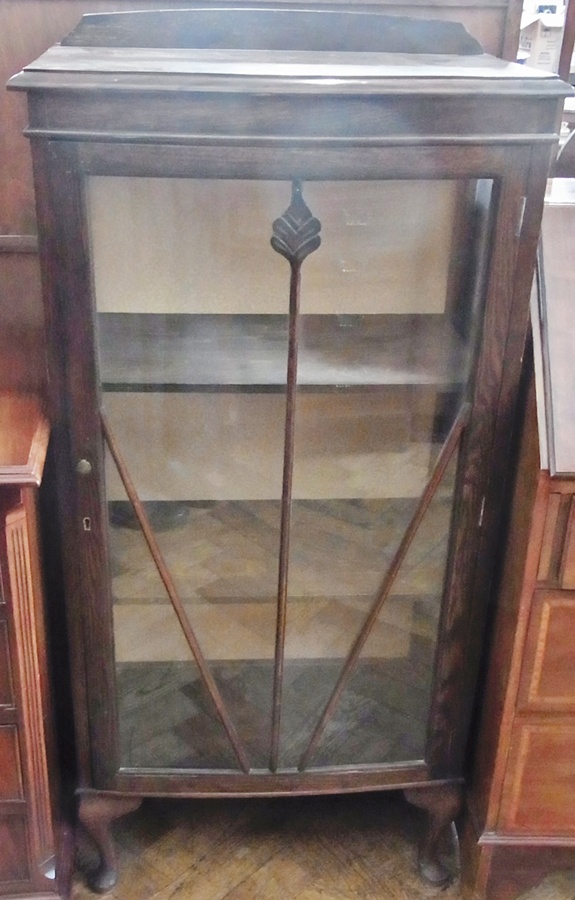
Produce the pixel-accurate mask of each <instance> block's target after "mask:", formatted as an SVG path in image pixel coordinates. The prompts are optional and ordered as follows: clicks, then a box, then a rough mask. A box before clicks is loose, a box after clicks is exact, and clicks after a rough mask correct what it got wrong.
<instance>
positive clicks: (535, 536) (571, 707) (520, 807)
mask: <svg viewBox="0 0 575 900" xmlns="http://www.w3.org/2000/svg"><path fill="white" fill-rule="evenodd" d="M554 196H556V191H552V193H551V202H550V203H549V204H548V205H547V208H546V211H545V215H544V227H543V244H542V248H543V249H542V254H541V257H540V258H541V266H540V273H539V274H540V278H539V291H538V300H539V303H538V304H534V309H533V320H534V333H535V340H534V345H535V371H536V377H535V378H533V377H532V378H531V383H530V385H529V390H528V396H527V406H526V415H525V420H524V423H523V429H522V437H521V449H520V461H519V470H518V476H517V483H516V489H515V496H514V501H513V507H512V512H511V518H510V528H509V538H508V546H507V552H506V563H505V567H504V571H503V578H502V589H501V595H500V598H499V603H498V609H497V615H496V618H495V622H494V628H493V645H492V650H491V655H490V659H489V668H488V673H487V679H486V684H485V691H484V698H485V699H484V704H483V711H482V722H481V727H480V731H479V735H478V740H477V745H476V766H475V773H474V779H473V782H472V786H471V793H470V804H469V816H468V821H467V825H466V829H465V837H464V840H463V851H464V858H465V860H466V865H465V866H464V872H465V873H466V874H467V875H468V876H469V878H468V884H467V887H468V888H469V890H470V892H471V894H472V895H473V896H474V897H482V898H483V897H485V898H486V900H515V898H516V897H518V896H519V895H520V894H521V893H522V892H523V891H524V890H525V889H527V888H529V887H532V886H533V885H536V884H538V883H539V882H541V881H542V880H543V879H544V878H545V877H546V876H548V875H549V874H550V873H552V872H554V871H556V870H558V869H564V868H573V866H574V865H575V475H574V474H573V473H575V451H574V447H575V412H574V406H573V396H574V390H573V381H574V376H573V365H572V347H573V338H574V335H575V316H574V314H573V311H572V310H573V299H574V297H575V272H574V270H573V265H572V261H573V259H574V253H575V205H573V204H571V205H569V204H565V205H564V204H561V203H560V204H555V203H554V202H553V197H554ZM535 384H536V386H537V390H535Z"/></svg>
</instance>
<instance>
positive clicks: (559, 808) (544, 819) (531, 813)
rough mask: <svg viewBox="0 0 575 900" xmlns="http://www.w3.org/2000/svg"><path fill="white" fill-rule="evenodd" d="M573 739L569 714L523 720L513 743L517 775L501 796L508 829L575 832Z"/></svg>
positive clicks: (513, 768) (512, 764)
mask: <svg viewBox="0 0 575 900" xmlns="http://www.w3.org/2000/svg"><path fill="white" fill-rule="evenodd" d="M574 741H575V725H573V724H572V722H570V721H569V720H568V719H565V720H561V719H559V718H556V719H555V720H554V721H553V722H552V723H548V722H546V721H544V720H541V719H539V720H537V719H535V718H531V719H530V720H520V721H518V724H517V725H516V726H515V728H514V730H513V734H512V737H511V744H510V759H509V771H510V773H512V775H511V777H510V778H509V780H508V782H507V784H506V786H505V789H504V791H503V796H502V805H501V820H500V821H501V825H502V826H503V829H505V830H509V831H512V832H515V833H531V834H545V835H549V836H550V837H552V836H562V835H564V836H573V837H575V820H574V818H573V809H575V793H574V792H575V773H574V766H575V762H574V759H573V742H574ZM543 761H544V763H543Z"/></svg>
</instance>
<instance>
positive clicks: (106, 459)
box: [11, 7, 567, 889]
mask: <svg viewBox="0 0 575 900" xmlns="http://www.w3.org/2000/svg"><path fill="white" fill-rule="evenodd" d="M11 86H12V87H14V88H17V89H23V90H26V91H27V92H28V101H29V112H30V125H29V128H28V131H27V133H28V135H29V137H30V139H31V141H32V151H33V158H34V169H35V182H36V195H37V208H38V220H39V228H40V252H41V260H42V270H43V289H44V298H45V305H46V312H47V320H48V324H49V336H48V340H49V353H50V403H51V410H52V418H53V428H54V442H55V447H56V450H57V455H58V460H59V465H58V492H59V497H60V506H59V518H60V523H61V532H62V546H63V556H64V565H65V573H66V593H67V606H68V617H69V642H70V647H71V654H72V665H73V682H74V693H75V711H76V733H77V744H78V757H79V772H80V784H79V794H80V817H81V819H82V821H83V822H84V824H85V825H86V826H87V827H88V829H89V830H90V831H91V832H92V834H93V835H94V836H95V838H96V839H97V841H98V843H99V845H100V849H101V852H102V866H101V868H100V871H99V872H98V874H97V876H96V878H95V886H96V887H98V888H99V889H106V888H107V887H109V886H111V885H112V884H113V883H114V880H115V877H116V872H115V859H114V850H113V845H112V841H111V837H110V833H109V825H110V822H111V821H112V820H113V819H114V817H116V816H118V815H121V814H123V813H124V812H126V811H128V810H130V809H132V808H135V806H136V805H137V803H138V802H139V800H140V798H141V797H143V796H146V795H159V794H173V795H180V796H182V795H185V796H198V797H210V796H218V795H226V796H230V795H246V794H247V795H274V794H284V793H300V794H313V793H322V792H324V793H325V792H337V791H362V790H379V789H387V788H398V787H399V788H403V789H404V790H405V791H406V794H407V796H408V798H409V799H410V800H411V801H412V802H414V803H416V804H418V805H420V806H422V807H423V808H425V809H427V810H428V812H429V828H428V831H427V834H426V837H425V840H424V842H423V846H422V848H421V857H420V864H421V869H422V871H423V873H424V874H425V875H426V877H427V878H429V879H431V880H433V881H435V882H440V881H442V880H444V879H445V877H446V873H445V870H444V869H443V868H442V866H441V863H440V862H439V860H438V859H437V853H436V851H437V843H438V840H439V838H440V836H441V833H442V831H443V829H444V828H445V827H446V825H448V824H449V823H450V821H451V820H452V819H453V817H454V816H455V814H456V813H457V811H458V808H459V804H460V798H461V782H462V774H463V761H464V751H465V742H466V737H467V732H468V726H469V719H470V710H471V705H472V701H473V692H474V683H475V678H476V671H477V661H478V656H479V652H480V649H481V636H482V627H483V620H484V615H485V608H486V602H487V597H488V593H489V587H490V579H491V572H492V566H493V562H494V559H495V557H496V551H497V548H498V536H499V525H500V520H501V514H502V498H503V492H504V485H505V482H506V476H507V473H508V470H509V465H510V453H509V445H510V421H511V416H512V412H513V409H514V404H515V401H516V394H517V383H518V379H519V372H520V367H521V358H522V352H523V344H524V338H525V333H526V328H527V318H528V294H529V283H530V277H531V271H532V266H533V259H534V253H535V247H536V242H537V235H538V229H539V223H540V216H541V207H542V202H543V193H544V187H545V179H546V175H547V171H548V167H549V163H550V160H551V157H552V155H553V153H554V150H555V143H556V134H555V122H556V117H557V112H558V108H559V104H560V103H561V101H562V98H563V97H564V95H565V92H566V90H567V88H566V87H565V85H563V84H562V83H561V82H560V81H559V80H558V79H557V78H555V77H554V76H547V75H542V74H541V73H539V72H530V71H528V70H526V69H524V68H523V67H518V66H515V65H514V64H509V63H506V62H503V61H501V60H496V59H494V58H492V57H489V56H485V55H484V54H483V53H482V51H481V48H480V47H479V45H478V44H477V42H476V41H475V40H474V39H473V38H471V37H470V36H469V35H468V34H467V33H466V32H465V30H464V29H463V28H462V26H459V25H456V24H453V23H442V24H439V23H437V22H435V23H434V22H421V21H417V22H416V21H410V20H409V19H402V18H398V19H393V18H390V17H387V16H385V15H383V14H382V13H381V12H377V11H370V12H366V11H365V10H361V11H357V10H356V11H353V10H344V9H339V10H334V9H332V10H329V9H323V10H320V9H317V10H314V9H304V8H297V9H296V8H294V9H285V8H283V9H279V8H273V7H270V8H265V7H255V8H252V9H247V8H244V9H217V8H214V7H210V8H209V9H205V8H201V7H197V8H192V9H190V10H187V11H185V12H182V11H170V12H164V13H149V12H140V13H132V14H126V13H124V14H108V15H92V16H85V17H84V19H83V21H82V23H81V24H80V25H79V27H78V28H77V29H76V31H74V32H73V33H72V34H71V35H69V36H68V37H67V38H66V39H65V40H64V41H63V43H62V44H61V45H58V46H56V47H53V48H52V49H51V50H49V51H48V52H47V53H46V54H44V56H42V57H41V58H40V59H39V60H38V61H37V62H36V63H34V64H32V65H30V66H29V67H27V69H25V70H24V71H23V72H22V73H20V74H19V75H17V76H15V78H14V79H13V80H12V82H11Z"/></svg>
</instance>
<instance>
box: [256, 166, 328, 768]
mask: <svg viewBox="0 0 575 900" xmlns="http://www.w3.org/2000/svg"><path fill="white" fill-rule="evenodd" d="M272 228H273V237H272V239H271V245H272V247H273V249H274V250H275V251H276V252H277V253H280V254H281V255H282V256H283V257H285V259H287V261H288V262H289V264H290V292H289V342H288V364H287V387H286V417H285V429H284V459H283V485H282V503H281V528H280V556H279V569H278V599H277V615H276V642H275V661H274V683H273V707H272V737H271V752H270V763H269V765H270V769H271V771H272V772H275V771H276V770H277V767H278V760H279V745H280V728H281V702H282V686H283V672H284V658H285V634H286V620H287V591H288V566H289V539H290V524H291V503H292V483H293V457H294V438H295V406H296V390H297V357H298V328H299V300H300V286H301V265H302V263H303V261H304V259H305V258H306V256H309V254H310V253H313V251H314V250H317V248H318V247H319V245H320V241H321V239H320V237H319V232H320V228H321V225H320V223H319V221H318V220H317V219H316V218H314V216H312V214H311V212H310V210H309V209H308V207H307V205H306V203H305V201H304V199H303V197H302V193H301V184H300V182H299V181H294V182H293V183H292V197H291V203H290V205H289V207H288V209H287V210H286V211H285V213H284V214H283V216H281V217H280V218H279V219H276V220H275V222H274V223H273V226H272Z"/></svg>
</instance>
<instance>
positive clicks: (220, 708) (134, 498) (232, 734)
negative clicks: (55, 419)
mask: <svg viewBox="0 0 575 900" xmlns="http://www.w3.org/2000/svg"><path fill="white" fill-rule="evenodd" d="M101 419H102V429H103V432H104V436H105V438H106V442H107V444H108V447H109V448H110V453H111V454H112V457H113V459H114V462H115V463H116V466H117V468H118V472H119V474H120V478H121V479H122V483H123V485H124V488H125V490H126V494H127V495H128V499H129V501H130V503H131V504H132V507H133V509H134V513H135V515H136V518H137V520H138V523H139V525H140V528H141V529H142V533H143V535H144V539H145V541H146V543H147V545H148V549H149V551H150V554H151V556H152V559H153V561H154V564H155V566H156V569H157V570H158V574H159V576H160V578H161V579H162V582H163V584H164V587H165V588H166V591H167V594H168V596H169V598H170V601H171V604H172V606H173V608H174V612H175V613H176V616H177V617H178V621H179V623H180V626H181V629H182V631H183V633H184V637H185V638H186V641H187V643H188V646H189V648H190V650H191V652H192V655H193V657H194V659H195V661H196V665H197V667H198V670H199V673H200V677H201V679H202V681H203V684H204V686H205V688H206V689H207V691H208V693H209V695H210V698H211V700H212V702H213V704H214V706H215V708H216V712H217V714H218V717H219V719H220V721H221V723H222V725H223V726H224V729H225V731H226V734H227V736H228V738H229V741H230V743H231V745H232V747H233V750H234V753H235V755H236V758H237V760H238V762H239V764H240V766H241V768H242V770H243V771H244V772H246V773H247V772H249V769H250V764H249V760H248V758H247V755H246V752H245V750H244V747H243V745H242V743H241V741H240V738H239V735H238V733H237V731H236V728H235V726H234V724H233V722H232V720H231V718H230V716H229V713H228V711H227V709H226V705H225V703H224V700H223V697H222V695H221V694H220V691H219V689H218V686H217V684H216V682H215V681H214V678H213V675H212V673H211V672H210V669H209V666H208V664H207V662H206V659H205V657H204V654H203V653H202V650H201V648H200V645H199V643H198V640H197V638H196V635H195V633H194V629H193V628H192V625H191V624H190V620H189V619H188V616H187V613H186V610H185V609H184V605H183V603H182V601H181V599H180V596H179V594H178V591H177V588H176V585H175V584H174V581H173V579H172V576H171V575H170V572H169V569H168V567H167V565H166V562H165V560H164V557H163V555H162V551H161V550H160V547H159V545H158V542H157V540H156V537H155V535H154V532H153V530H152V527H151V525H150V522H149V520H148V516H147V514H146V511H145V509H144V506H143V504H142V501H141V500H140V498H139V496H138V493H137V491H136V488H135V486H134V483H133V481H132V479H131V477H130V473H129V472H128V468H127V466H126V463H125V462H124V460H123V458H122V454H121V453H120V449H119V447H118V444H117V442H116V440H115V438H114V435H113V433H112V431H111V429H110V425H109V423H108V421H107V419H106V416H105V415H104V413H103V412H102V413H101Z"/></svg>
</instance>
